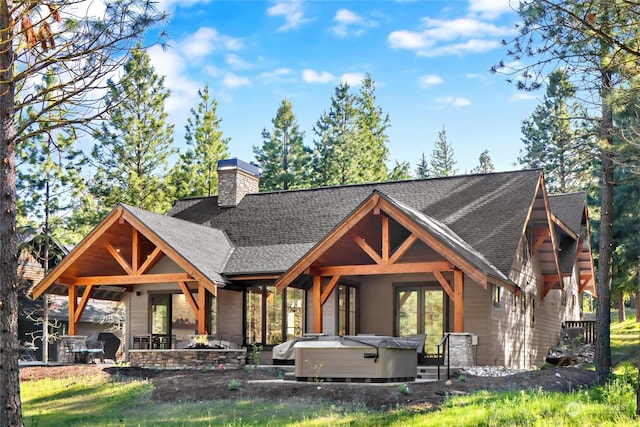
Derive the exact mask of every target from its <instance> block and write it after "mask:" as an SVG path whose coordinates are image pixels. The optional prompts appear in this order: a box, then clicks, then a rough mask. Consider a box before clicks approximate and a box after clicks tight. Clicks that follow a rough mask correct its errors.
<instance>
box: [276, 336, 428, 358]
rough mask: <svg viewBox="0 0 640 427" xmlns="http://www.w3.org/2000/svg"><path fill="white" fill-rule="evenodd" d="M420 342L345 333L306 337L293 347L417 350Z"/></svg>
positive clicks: (409, 339)
mask: <svg viewBox="0 0 640 427" xmlns="http://www.w3.org/2000/svg"><path fill="white" fill-rule="evenodd" d="M419 344H420V343H419V342H418V341H417V340H415V339H411V338H398V337H387V336H381V335H343V336H319V337H313V338H305V339H302V340H300V341H297V342H295V343H294V345H293V347H296V348H301V347H335V348H337V347H375V348H402V349H412V350H416V349H417V348H418V346H419ZM274 350H275V348H274ZM274 357H275V353H274Z"/></svg>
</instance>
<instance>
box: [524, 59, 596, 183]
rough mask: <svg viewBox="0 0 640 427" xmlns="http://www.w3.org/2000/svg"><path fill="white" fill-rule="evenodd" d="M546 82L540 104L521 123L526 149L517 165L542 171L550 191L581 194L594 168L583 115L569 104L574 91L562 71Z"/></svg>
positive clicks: (552, 75) (559, 70) (553, 74)
mask: <svg viewBox="0 0 640 427" xmlns="http://www.w3.org/2000/svg"><path fill="white" fill-rule="evenodd" d="M548 81H549V83H548V86H547V91H546V93H545V95H544V98H543V100H542V103H541V104H540V105H538V106H537V107H536V109H535V110H534V112H533V113H532V115H531V117H529V118H528V119H526V120H524V121H523V122H522V134H523V137H522V141H523V142H524V145H525V148H524V150H523V151H522V152H521V153H522V155H521V156H520V157H519V158H518V162H519V163H520V164H521V165H523V166H524V167H526V168H543V170H544V174H545V181H546V183H547V187H548V189H549V191H550V192H560V193H567V192H573V191H580V190H582V189H584V188H585V185H586V184H587V182H588V181H589V180H590V177H591V175H592V172H593V168H594V165H593V161H592V159H593V158H594V155H593V150H592V149H590V147H589V141H588V137H587V136H586V135H587V129H586V128H585V126H583V125H582V122H583V121H584V117H586V112H584V111H581V110H580V107H579V105H578V104H577V103H571V99H572V98H573V97H574V96H575V92H576V90H575V87H574V85H573V84H572V83H571V82H570V81H569V78H568V76H567V74H566V72H565V71H564V70H562V69H558V70H555V71H554V72H552V73H551V75H550V76H549V79H548ZM580 117H582V118H583V119H581V120H580V119H576V118H580Z"/></svg>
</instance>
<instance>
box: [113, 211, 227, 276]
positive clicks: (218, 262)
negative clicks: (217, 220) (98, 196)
mask: <svg viewBox="0 0 640 427" xmlns="http://www.w3.org/2000/svg"><path fill="white" fill-rule="evenodd" d="M122 206H123V208H124V209H126V210H127V211H129V212H130V213H131V214H132V215H134V216H135V217H136V218H137V219H138V220H139V221H141V222H142V223H143V224H144V225H145V226H147V227H148V228H149V229H150V230H152V231H153V232H154V233H155V234H156V235H157V236H158V238H160V239H162V241H163V242H164V243H165V244H167V245H168V246H169V247H171V248H172V249H174V250H175V251H176V252H178V253H179V254H180V255H181V256H182V257H183V258H184V259H185V260H187V261H188V262H189V263H191V265H193V266H194V267H195V268H196V269H198V270H199V271H200V272H201V273H202V274H204V275H205V276H206V277H207V278H209V280H211V281H212V282H216V283H224V281H225V280H224V279H223V277H222V276H221V275H220V274H219V273H220V272H221V271H222V270H223V268H224V265H225V264H226V262H227V260H228V258H229V254H230V253H231V251H232V250H233V247H232V246H231V242H229V240H228V239H227V237H226V236H225V234H224V232H223V231H221V230H219V229H215V228H211V227H207V226H203V225H199V224H195V223H192V222H189V221H185V220H182V219H178V218H174V217H171V216H167V215H160V214H156V213H153V212H149V211H146V210H144V209H139V208H135V207H132V206H127V205H122Z"/></svg>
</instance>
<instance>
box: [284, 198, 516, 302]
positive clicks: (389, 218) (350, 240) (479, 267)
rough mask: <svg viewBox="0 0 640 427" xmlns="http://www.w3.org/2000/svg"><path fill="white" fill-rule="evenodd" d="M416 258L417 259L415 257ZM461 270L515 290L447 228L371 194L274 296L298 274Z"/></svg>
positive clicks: (302, 261)
mask: <svg viewBox="0 0 640 427" xmlns="http://www.w3.org/2000/svg"><path fill="white" fill-rule="evenodd" d="M414 254H416V255H417V256H414ZM456 270H460V271H462V272H464V273H465V274H466V275H468V276H469V277H471V278H472V279H473V280H474V281H476V282H477V283H478V284H480V285H481V286H484V287H485V288H486V286H487V283H488V282H490V281H491V282H494V283H495V282H499V283H501V284H503V285H506V286H510V287H512V288H514V290H515V286H514V285H513V284H512V283H509V280H508V279H507V277H506V276H505V275H504V274H502V273H501V272H500V271H499V270H498V269H497V268H495V266H493V265H491V264H490V263H489V262H488V261H487V260H486V259H485V258H484V257H483V256H482V254H480V253H478V252H477V251H475V250H474V249H473V248H472V247H471V246H470V245H469V244H468V243H467V242H465V241H464V240H462V239H461V238H460V237H459V236H457V235H456V234H455V233H454V232H453V231H451V230H450V229H449V228H448V227H447V226H446V225H444V224H442V223H441V222H439V221H437V220H435V219H433V218H430V217H428V216H426V215H424V214H421V213H419V212H417V211H415V210H412V209H411V208H409V207H407V206H404V205H402V204H401V203H399V202H397V201H395V200H393V199H392V198H390V197H388V196H386V195H384V194H381V193H380V192H378V191H374V192H373V193H372V194H371V195H370V197H369V198H367V199H366V200H365V201H364V202H363V203H362V204H361V205H360V206H359V207H358V208H356V209H355V210H354V211H353V212H352V213H351V214H350V215H348V216H347V217H346V218H345V219H344V220H343V221H342V223H341V224H340V225H339V226H338V227H336V228H335V229H334V230H333V231H332V232H331V233H329V234H328V235H327V236H326V237H325V238H324V239H323V240H322V241H321V242H319V243H318V244H317V245H315V246H314V247H313V248H312V249H311V250H310V251H309V252H307V254H305V256H304V257H302V258H301V259H300V260H298V261H297V262H296V263H295V265H294V266H293V267H292V268H291V269H289V271H287V272H286V273H285V274H283V275H282V277H281V278H280V279H279V280H278V281H277V282H276V287H277V288H278V289H279V290H282V289H284V288H285V287H287V286H288V285H289V284H291V283H292V282H293V281H294V280H295V279H296V278H297V277H298V276H300V275H301V274H302V273H308V274H313V275H320V276H336V275H338V276H339V275H367V274H394V273H409V272H432V273H434V274H436V277H439V275H441V273H442V272H443V271H456Z"/></svg>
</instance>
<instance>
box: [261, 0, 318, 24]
mask: <svg viewBox="0 0 640 427" xmlns="http://www.w3.org/2000/svg"><path fill="white" fill-rule="evenodd" d="M267 14H268V15H269V16H284V19H285V21H286V24H284V25H282V26H281V27H280V28H278V31H288V30H293V29H296V28H298V27H299V26H300V25H302V24H304V23H305V22H308V21H309V19H307V18H305V17H304V10H303V7H302V1H301V0H289V1H278V2H277V3H276V4H275V5H273V6H271V7H270V8H268V9H267Z"/></svg>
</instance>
